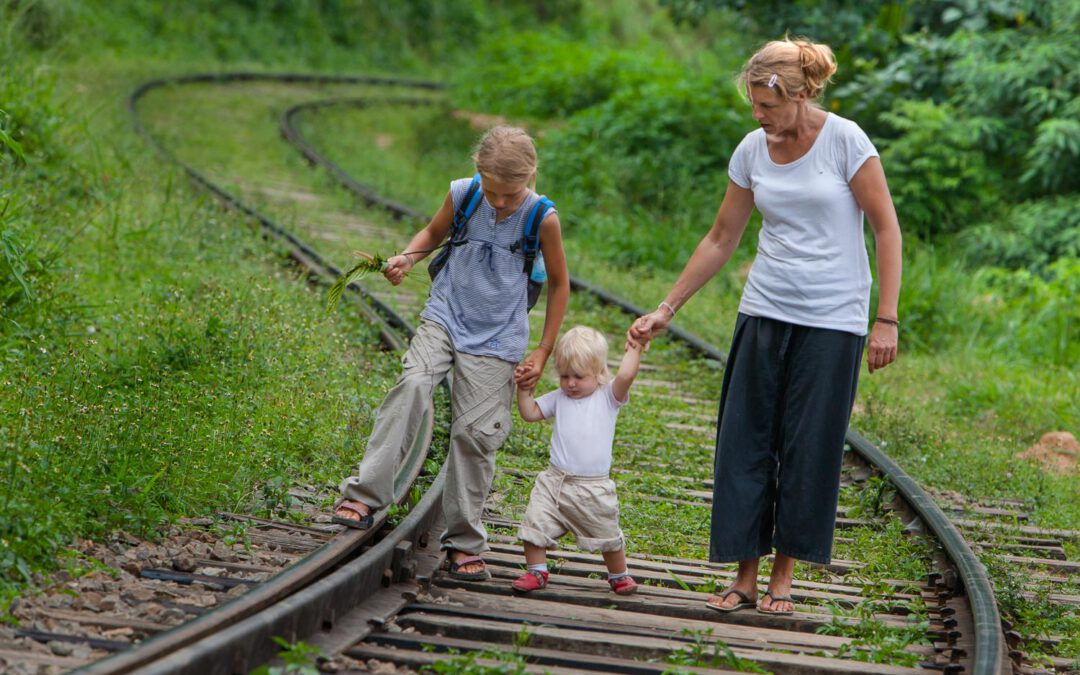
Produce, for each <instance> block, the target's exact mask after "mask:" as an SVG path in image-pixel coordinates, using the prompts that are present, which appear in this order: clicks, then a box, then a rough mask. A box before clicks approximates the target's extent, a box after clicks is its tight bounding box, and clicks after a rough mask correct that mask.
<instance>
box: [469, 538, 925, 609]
mask: <svg viewBox="0 0 1080 675" xmlns="http://www.w3.org/2000/svg"><path fill="white" fill-rule="evenodd" d="M484 559H485V560H486V561H487V562H488V564H489V565H498V566H501V567H507V568H511V569H512V570H514V576H517V574H520V573H521V565H522V564H523V562H524V559H523V558H522V556H521V554H520V553H504V552H502V551H501V550H495V549H494V547H493V550H491V551H488V552H487V553H486V554H484ZM551 559H552V560H560V562H561V565H560V567H559V574H558V576H557V577H556V578H563V577H568V576H572V577H587V576H589V575H591V574H601V575H606V574H607V568H606V567H604V564H603V560H602V559H601V558H599V557H598V556H591V555H588V554H565V555H552V556H551ZM629 570H630V573H631V574H632V575H633V576H634V578H635V579H636V580H637V581H638V582H644V581H647V582H648V583H649V584H650V585H652V586H656V587H668V588H682V586H681V585H680V584H679V583H678V582H677V581H676V580H675V577H677V578H678V579H679V581H682V582H683V583H684V584H686V585H687V586H689V587H690V588H694V587H700V586H702V585H703V584H705V583H706V582H707V581H708V577H707V576H702V575H699V574H695V572H697V571H698V570H693V569H691V568H687V567H679V566H675V565H664V564H661V563H649V562H642V563H637V562H635V563H634V564H633V565H630V566H629ZM672 574H674V575H675V576H674V577H673V576H672ZM709 576H712V575H709ZM605 578H606V577H605ZM791 597H792V598H794V599H795V601H796V602H807V601H813V602H817V603H825V602H835V603H837V604H839V605H841V606H843V607H853V606H855V605H857V604H858V603H859V602H860V601H861V600H862V599H863V598H862V596H861V595H860V594H859V592H858V590H857V589H853V590H852V591H849V592H839V591H835V590H817V589H810V588H806V587H804V586H803V585H801V584H800V585H798V586H795V585H793V586H792V590H791ZM895 597H896V601H897V603H898V604H899V603H900V602H902V601H906V600H914V599H916V596H913V595H905V596H903V597H900V596H899V595H897V596H895Z"/></svg>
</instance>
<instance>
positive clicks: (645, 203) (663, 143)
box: [544, 77, 750, 217]
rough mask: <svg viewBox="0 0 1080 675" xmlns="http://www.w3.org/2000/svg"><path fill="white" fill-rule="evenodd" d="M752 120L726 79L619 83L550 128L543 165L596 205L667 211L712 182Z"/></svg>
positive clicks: (663, 213) (567, 186)
mask: <svg viewBox="0 0 1080 675" xmlns="http://www.w3.org/2000/svg"><path fill="white" fill-rule="evenodd" d="M749 124H750V118H749V116H748V114H747V111H746V108H745V106H744V105H743V104H742V102H741V100H740V99H739V98H738V96H737V94H736V92H735V90H734V88H733V87H732V86H731V85H730V83H727V82H722V83H717V82H715V81H714V80H710V79H708V78H705V77H686V78H684V79H680V80H676V81H672V82H662V81H657V82H653V83H650V84H648V85H645V86H643V87H641V88H639V89H623V90H620V91H619V92H617V93H615V94H614V95H613V96H612V97H611V98H610V99H609V100H607V101H605V102H604V103H602V104H600V105H597V106H594V107H592V108H590V109H588V110H585V111H582V112H581V113H579V114H577V115H575V116H574V117H572V118H571V119H570V120H569V122H568V123H567V124H566V126H565V127H562V128H561V129H558V130H556V131H554V132H552V133H551V134H550V135H549V136H548V137H547V138H546V139H545V143H544V148H545V150H546V153H547V157H548V159H547V170H548V171H549V172H550V173H551V174H552V175H553V176H554V178H555V180H556V181H557V182H558V183H559V185H560V186H562V187H563V188H564V189H567V188H568V189H569V190H570V191H572V192H575V193H577V194H580V195H588V196H589V197H590V198H592V199H594V200H597V201H596V203H595V204H594V205H595V206H599V207H600V208H616V207H619V206H620V205H623V206H628V207H630V208H637V207H641V208H644V209H646V210H647V211H648V212H650V213H652V214H654V215H656V216H660V215H663V216H664V217H666V215H667V214H666V213H665V212H667V211H669V210H670V209H673V208H676V207H677V206H678V205H679V204H680V203H681V202H683V201H684V200H685V198H686V196H687V195H689V194H692V193H694V192H697V191H700V190H702V189H705V188H706V187H711V186H713V185H714V184H715V181H716V178H715V176H716V174H721V173H723V172H724V171H725V169H726V168H727V162H728V159H729V157H730V153H731V152H732V151H733V150H734V149H735V146H736V145H737V144H738V142H739V141H740V140H741V139H742V137H743V135H744V134H745V133H746V130H747V127H748V126H749ZM714 201H715V203H716V204H718V203H719V200H718V198H714ZM714 208H715V205H714Z"/></svg>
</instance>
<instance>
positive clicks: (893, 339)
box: [866, 321, 900, 373]
mask: <svg viewBox="0 0 1080 675" xmlns="http://www.w3.org/2000/svg"><path fill="white" fill-rule="evenodd" d="M899 332H900V329H899V327H897V326H894V325H892V324H889V323H883V322H881V321H875V322H874V327H873V328H872V329H871V330H870V339H869V341H868V342H867V346H866V367H867V368H868V369H869V370H870V372H871V373H872V372H874V371H875V370H878V369H880V368H884V367H885V366H887V365H889V364H890V363H892V362H893V361H895V360H896V343H897V334H898V333H899Z"/></svg>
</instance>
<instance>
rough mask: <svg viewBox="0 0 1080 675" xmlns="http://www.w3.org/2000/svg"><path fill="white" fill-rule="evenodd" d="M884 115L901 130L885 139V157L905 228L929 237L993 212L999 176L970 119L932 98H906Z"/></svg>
mask: <svg viewBox="0 0 1080 675" xmlns="http://www.w3.org/2000/svg"><path fill="white" fill-rule="evenodd" d="M883 119H884V121H885V122H886V123H887V124H889V125H890V126H891V127H892V128H893V129H895V130H896V131H897V132H899V137H897V138H895V139H892V140H886V141H883V142H882V146H883V147H884V150H883V151H882V153H881V160H882V163H883V164H884V166H885V171H886V173H887V174H888V176H889V185H890V188H891V190H892V194H893V199H894V201H895V202H896V210H897V213H898V214H899V216H900V222H901V223H902V224H903V225H904V229H905V231H910V232H914V233H915V234H918V235H921V236H925V237H930V236H936V235H940V234H946V233H950V232H957V231H959V230H961V229H963V228H965V227H966V226H968V225H970V224H972V222H977V221H979V220H982V219H984V218H985V214H987V213H992V212H993V209H994V208H995V207H996V204H997V201H998V199H999V197H998V190H999V186H998V181H997V177H996V175H995V174H994V172H993V171H992V170H991V168H990V167H989V166H988V165H987V161H986V157H985V156H984V154H983V152H982V149H981V148H979V147H978V145H977V142H976V139H975V135H974V134H973V133H972V127H971V123H970V122H968V121H961V120H959V119H958V118H957V117H956V115H955V111H954V110H953V109H952V108H951V107H949V106H947V105H940V106H939V105H935V104H934V103H931V102H926V101H905V102H902V103H900V104H899V105H898V106H897V108H896V110H895V111H894V112H892V113H888V114H886V115H884V116H883ZM976 123H977V121H976Z"/></svg>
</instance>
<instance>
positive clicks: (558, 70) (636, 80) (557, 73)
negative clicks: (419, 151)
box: [453, 31, 681, 118]
mask: <svg viewBox="0 0 1080 675" xmlns="http://www.w3.org/2000/svg"><path fill="white" fill-rule="evenodd" d="M680 73H681V68H680V67H679V66H678V64H676V63H675V62H673V61H671V60H670V59H668V58H666V57H664V56H663V55H656V56H650V55H641V54H638V53H635V52H629V51H617V50H605V49H594V48H591V47H589V46H586V45H585V44H583V43H581V42H577V41H569V40H567V39H565V38H563V37H561V36H560V35H559V33H557V32H555V31H544V32H527V33H518V34H516V35H513V36H511V37H509V38H507V39H502V40H493V41H491V42H489V43H487V44H486V45H485V46H484V47H483V48H482V49H481V50H480V52H479V53H478V54H477V55H476V58H475V59H473V60H471V61H469V62H467V63H466V64H465V67H463V68H462V69H461V71H459V72H458V74H457V75H456V77H455V79H454V82H453V84H454V87H453V90H454V94H453V96H454V102H455V104H456V105H457V106H459V107H462V108H466V109H470V110H483V111H484V112H494V113H501V114H504V115H514V116H519V117H520V116H524V117H540V118H551V117H567V116H569V115H572V114H573V113H575V112H577V111H580V110H583V109H585V108H588V107H591V106H594V105H597V104H599V103H602V102H604V101H606V100H607V99H608V98H610V97H611V96H612V95H614V94H615V93H616V92H619V91H623V90H626V89H632V90H636V89H637V88H639V87H641V86H643V85H645V84H647V83H649V82H652V81H654V80H658V79H659V80H672V79H676V78H678V77H679V76H680Z"/></svg>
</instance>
